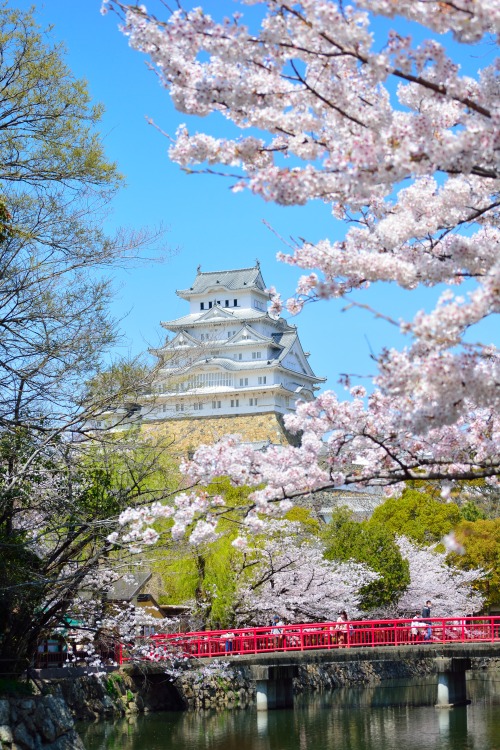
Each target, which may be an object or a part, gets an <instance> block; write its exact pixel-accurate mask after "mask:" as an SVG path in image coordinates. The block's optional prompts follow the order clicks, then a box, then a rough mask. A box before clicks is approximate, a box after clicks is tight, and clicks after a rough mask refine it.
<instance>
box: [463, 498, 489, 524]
mask: <svg viewBox="0 0 500 750" xmlns="http://www.w3.org/2000/svg"><path fill="white" fill-rule="evenodd" d="M460 515H461V516H462V518H463V520H464V521H480V520H485V519H486V513H485V512H484V510H481V508H480V507H479V506H478V504H477V503H476V502H475V501H474V500H467V501H466V502H465V503H464V504H463V505H461V506H460Z"/></svg>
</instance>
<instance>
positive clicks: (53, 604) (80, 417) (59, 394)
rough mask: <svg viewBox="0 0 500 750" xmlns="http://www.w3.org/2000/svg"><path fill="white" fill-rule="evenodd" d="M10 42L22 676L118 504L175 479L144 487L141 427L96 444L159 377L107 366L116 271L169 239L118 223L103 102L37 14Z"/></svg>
mask: <svg viewBox="0 0 500 750" xmlns="http://www.w3.org/2000/svg"><path fill="white" fill-rule="evenodd" d="M0 46H1V50H2V54H1V56H0V154H1V159H0V279H1V282H0V555H1V558H2V561H3V562H4V563H5V564H3V565H1V566H0V567H1V568H2V572H1V574H0V575H1V584H2V585H1V587H0V611H1V621H0V624H1V626H2V628H1V634H0V660H1V662H0V663H1V664H2V668H4V669H11V670H12V671H16V670H18V669H19V668H21V667H22V666H24V660H25V659H27V658H28V659H29V658H30V656H31V655H32V654H33V652H34V650H35V648H36V643H37V640H38V638H40V636H42V635H44V634H46V633H48V632H50V630H51V629H52V628H53V627H54V626H56V625H58V624H60V623H61V618H62V617H63V616H64V613H65V612H66V611H68V609H69V608H70V607H71V602H72V600H73V599H74V597H75V596H76V594H77V592H78V590H79V587H80V586H81V585H82V584H83V582H84V581H85V580H86V579H87V580H88V577H89V573H90V572H91V571H96V570H98V568H99V565H100V562H101V561H102V560H103V559H109V557H110V552H112V545H110V544H109V543H108V542H107V540H106V537H107V536H108V535H109V533H110V532H111V530H112V529H113V527H114V525H115V524H116V514H117V512H118V511H119V510H120V509H122V508H124V507H125V505H126V504H129V503H130V502H141V500H142V499H144V497H145V494H146V493H147V495H148V497H149V499H152V498H156V497H161V496H162V494H168V492H169V491H170V489H167V488H166V487H164V488H163V490H160V489H159V488H157V489H155V491H154V493H152V492H151V491H150V490H149V489H148V488H147V486H146V484H144V480H145V472H146V470H148V469H150V468H151V467H152V466H153V465H155V460H156V459H155V457H154V456H153V455H151V457H150V459H149V460H148V461H144V462H143V464H142V465H139V464H136V465H134V466H132V463H133V459H132V458H131V457H132V454H133V450H132V448H133V447H134V448H135V447H136V446H137V440H138V438H137V437H135V438H134V446H132V444H131V442H130V440H131V436H130V434H128V433H124V434H123V439H120V438H118V437H116V436H115V437H113V438H112V439H110V438H109V436H108V435H104V434H98V433H95V432H94V433H93V443H94V445H95V446H97V444H98V443H100V444H101V448H102V452H101V455H100V456H99V459H98V461H97V464H96V466H95V468H91V467H90V466H89V464H88V461H89V458H88V456H87V457H86V455H85V450H83V448H82V443H81V437H82V436H84V435H85V434H86V432H87V428H88V426H89V424H90V420H91V419H95V418H101V417H102V416H105V415H106V414H107V413H109V410H110V409H112V408H113V406H114V405H116V404H117V403H133V402H134V399H135V396H136V394H137V392H138V391H139V390H140V389H141V388H143V387H144V386H145V385H147V384H148V382H149V379H150V376H151V373H150V372H149V371H148V369H147V368H143V367H141V366H132V367H130V366H129V365H121V364H118V363H117V364H116V366H115V368H114V373H112V375H111V376H103V375H102V373H104V372H105V371H106V370H107V367H106V365H105V356H106V355H107V352H108V351H109V347H110V346H112V345H113V344H115V343H116V342H117V341H118V339H119V332H118V329H117V326H116V323H115V321H114V320H113V318H112V316H111V315H110V313H109V301H110V300H111V298H112V294H113V289H112V286H111V282H110V280H109V278H106V276H105V275H103V273H105V272H106V269H112V268H113V265H115V264H116V263H117V262H118V261H119V262H120V263H122V262H123V261H125V260H127V259H134V258H137V255H138V252H139V251H140V250H141V248H144V247H151V249H152V243H153V241H154V240H155V236H154V235H153V234H151V233H149V232H142V231H139V232H125V231H119V232H118V233H117V234H116V235H115V236H114V237H110V236H107V235H106V234H105V232H104V231H103V229H102V219H103V217H104V216H105V215H106V212H107V211H108V207H109V201H110V200H111V198H112V197H113V195H114V193H115V191H116V189H117V187H118V185H119V184H120V182H121V178H120V175H119V174H118V171H117V169H116V165H115V164H113V163H112V162H109V161H108V160H107V159H106V157H105V154H104V151H103V147H102V141H101V138H100V136H99V134H98V133H97V131H96V130H95V125H96V124H97V123H98V121H99V118H100V115H101V112H102V109H101V107H94V106H92V105H91V102H90V98H89V94H88V91H87V87H86V84H85V83H84V82H83V81H78V80H76V79H75V78H74V76H73V75H72V74H71V72H70V70H69V69H68V68H67V66H66V64H65V62H64V58H63V51H62V49H61V47H59V46H55V45H53V44H52V43H51V41H50V37H49V36H48V35H46V34H44V33H42V32H41V31H40V29H39V28H38V26H37V24H36V22H35V20H34V17H33V13H32V12H27V13H25V12H22V11H19V10H12V9H9V8H8V7H7V6H6V5H5V4H3V5H1V6H0ZM100 374H101V378H99V375H100ZM89 382H92V387H89V385H88V384H89ZM147 450H148V447H147V445H145V447H144V448H143V456H144V455H145V453H144V452H146V451H147ZM149 450H150V451H153V446H149ZM110 451H112V454H113V455H112V456H110ZM118 454H120V456H121V458H120V460H119V461H118V459H117V456H118ZM108 457H109V460H108ZM86 462H87V463H86ZM110 462H111V463H113V462H114V463H115V466H116V465H118V464H119V465H120V466H122V467H126V469H127V471H126V472H125V471H124V472H122V474H123V476H122V479H123V482H122V483H121V484H120V483H117V481H116V480H117V475H116V471H115V470H113V471H111V473H110ZM120 462H121V463H120ZM125 474H126V476H125ZM8 665H10V666H8Z"/></svg>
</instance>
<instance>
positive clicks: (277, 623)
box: [271, 615, 285, 648]
mask: <svg viewBox="0 0 500 750" xmlns="http://www.w3.org/2000/svg"><path fill="white" fill-rule="evenodd" d="M284 625H285V623H284V622H283V620H282V619H281V618H279V617H278V616H277V615H276V617H275V618H274V619H273V629H272V630H271V633H272V634H273V635H276V636H278V637H277V638H276V645H277V647H278V648H281V647H282V645H283V627H284Z"/></svg>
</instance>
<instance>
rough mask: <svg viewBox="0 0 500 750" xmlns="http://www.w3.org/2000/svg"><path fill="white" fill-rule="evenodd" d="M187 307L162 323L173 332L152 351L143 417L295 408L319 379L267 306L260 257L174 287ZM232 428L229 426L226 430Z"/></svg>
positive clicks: (290, 331)
mask: <svg viewBox="0 0 500 750" xmlns="http://www.w3.org/2000/svg"><path fill="white" fill-rule="evenodd" d="M177 294H178V295H179V297H181V298H182V299H184V300H186V301H187V302H189V313H187V314H186V315H184V316H183V317H181V318H177V319H176V320H169V321H166V322H162V324H161V325H162V326H163V328H165V329H167V330H168V331H171V332H172V333H173V336H172V337H171V338H167V340H166V342H165V344H164V345H163V346H162V347H160V348H158V349H153V350H150V351H151V353H152V354H154V355H155V356H156V357H157V358H158V374H157V379H156V381H155V387H154V389H153V390H154V393H152V394H150V395H149V396H148V397H146V399H145V400H143V402H142V404H141V415H140V416H141V421H143V423H144V422H147V421H150V420H151V421H155V422H157V421H162V420H169V421H170V420H175V419H186V418H189V419H190V420H193V419H194V420H196V419H204V418H205V419H206V418H212V419H213V418H214V417H229V416H236V415H249V416H251V415H256V414H259V413H275V414H276V415H277V416H282V415H284V414H288V413H291V412H293V411H294V409H295V407H296V404H297V401H299V400H302V401H311V400H312V399H313V398H314V392H315V390H317V388H318V385H317V384H318V383H320V382H323V381H324V378H319V377H317V376H316V375H315V374H314V372H313V371H312V369H311V367H310V365H309V362H308V356H309V355H308V353H307V352H304V351H303V349H302V346H301V344H300V341H299V337H298V334H297V329H296V327H295V326H293V325H290V324H289V323H287V322H286V320H284V319H283V318H281V317H280V318H278V319H274V318H272V317H271V316H270V315H269V313H268V312H267V307H268V303H269V299H270V295H269V292H267V291H266V285H265V283H264V280H263V278H262V274H261V271H260V266H259V263H258V262H257V264H256V265H255V266H254V267H252V268H240V269H237V270H233V271H211V272H208V273H202V272H201V270H200V267H198V272H197V275H196V278H195V280H194V282H193V285H192V286H191V287H189V289H183V290H180V291H177ZM231 431H232V430H231V429H230V428H228V429H227V432H231Z"/></svg>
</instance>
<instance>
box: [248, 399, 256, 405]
mask: <svg viewBox="0 0 500 750" xmlns="http://www.w3.org/2000/svg"><path fill="white" fill-rule="evenodd" d="M248 403H249V404H250V406H257V399H256V398H250V399H249V400H248Z"/></svg>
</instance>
